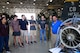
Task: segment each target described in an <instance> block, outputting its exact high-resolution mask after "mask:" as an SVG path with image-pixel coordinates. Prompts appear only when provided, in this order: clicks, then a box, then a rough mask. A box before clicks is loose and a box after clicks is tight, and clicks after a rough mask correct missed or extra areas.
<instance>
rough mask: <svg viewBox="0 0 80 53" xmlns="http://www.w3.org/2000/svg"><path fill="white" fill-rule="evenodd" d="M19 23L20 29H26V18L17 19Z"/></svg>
mask: <svg viewBox="0 0 80 53" xmlns="http://www.w3.org/2000/svg"><path fill="white" fill-rule="evenodd" d="M19 25H20V28H21V29H22V30H27V27H26V25H28V21H27V20H24V21H23V20H22V19H21V20H20V21H19Z"/></svg>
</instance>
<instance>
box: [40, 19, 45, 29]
mask: <svg viewBox="0 0 80 53" xmlns="http://www.w3.org/2000/svg"><path fill="white" fill-rule="evenodd" d="M39 24H40V26H41V29H45V25H46V20H40V21H39Z"/></svg>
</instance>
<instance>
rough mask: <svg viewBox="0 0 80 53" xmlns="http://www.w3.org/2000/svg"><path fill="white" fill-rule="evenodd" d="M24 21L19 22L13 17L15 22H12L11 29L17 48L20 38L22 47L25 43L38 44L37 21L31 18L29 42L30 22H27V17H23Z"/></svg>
mask: <svg viewBox="0 0 80 53" xmlns="http://www.w3.org/2000/svg"><path fill="white" fill-rule="evenodd" d="M21 17H22V19H20V20H18V19H17V16H16V15H14V16H13V20H12V21H11V24H10V25H11V27H12V30H13V36H14V41H13V44H14V46H16V37H18V43H19V45H20V47H23V46H24V43H25V42H26V43H27V44H30V43H33V42H34V43H36V21H35V20H34V17H33V16H31V20H30V39H31V41H30V42H29V34H28V21H27V20H26V17H25V15H22V16H21ZM20 35H21V36H20Z"/></svg>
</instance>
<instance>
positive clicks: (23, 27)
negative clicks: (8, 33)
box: [19, 15, 29, 44]
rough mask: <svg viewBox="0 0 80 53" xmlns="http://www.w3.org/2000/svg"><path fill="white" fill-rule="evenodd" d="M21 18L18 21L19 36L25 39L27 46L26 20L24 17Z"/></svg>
mask: <svg viewBox="0 0 80 53" xmlns="http://www.w3.org/2000/svg"><path fill="white" fill-rule="evenodd" d="M21 17H22V19H21V20H20V21H19V25H20V29H21V35H22V36H23V37H24V38H26V42H27V44H28V43H29V42H28V21H27V20H26V17H25V15H22V16H21Z"/></svg>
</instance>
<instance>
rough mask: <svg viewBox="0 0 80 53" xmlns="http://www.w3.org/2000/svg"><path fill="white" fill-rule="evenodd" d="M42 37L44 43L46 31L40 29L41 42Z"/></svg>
mask: <svg viewBox="0 0 80 53" xmlns="http://www.w3.org/2000/svg"><path fill="white" fill-rule="evenodd" d="M42 37H44V41H46V30H45V29H40V41H42Z"/></svg>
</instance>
